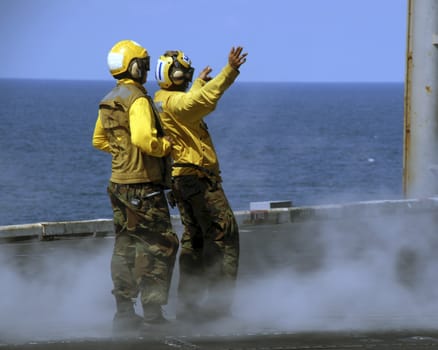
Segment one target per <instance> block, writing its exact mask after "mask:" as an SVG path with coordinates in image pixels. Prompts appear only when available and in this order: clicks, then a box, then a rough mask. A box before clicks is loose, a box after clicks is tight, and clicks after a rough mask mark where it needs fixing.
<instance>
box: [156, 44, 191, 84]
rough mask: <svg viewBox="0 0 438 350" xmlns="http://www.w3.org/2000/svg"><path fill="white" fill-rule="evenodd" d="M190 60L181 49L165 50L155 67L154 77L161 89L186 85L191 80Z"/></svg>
mask: <svg viewBox="0 0 438 350" xmlns="http://www.w3.org/2000/svg"><path fill="white" fill-rule="evenodd" d="M191 64H192V61H190V59H189V58H188V57H187V56H186V55H184V53H183V52H182V51H166V52H165V53H164V55H162V56H160V58H159V59H158V62H157V67H156V69H155V79H156V80H157V82H158V85H159V86H160V87H161V88H163V89H169V88H172V87H182V88H183V89H184V88H186V87H187V85H188V83H189V82H191V81H192V78H193V72H194V69H193V68H192V67H191Z"/></svg>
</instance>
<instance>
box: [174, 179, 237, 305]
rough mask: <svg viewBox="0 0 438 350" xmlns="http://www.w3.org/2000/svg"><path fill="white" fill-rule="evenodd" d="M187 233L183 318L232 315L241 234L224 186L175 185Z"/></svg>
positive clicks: (180, 294) (194, 181)
mask: <svg viewBox="0 0 438 350" xmlns="http://www.w3.org/2000/svg"><path fill="white" fill-rule="evenodd" d="M172 190H173V195H174V197H175V200H176V203H177V205H178V209H179V212H180V215H181V221H182V224H183V226H184V232H183V235H182V237H181V252H180V257H179V267H180V280H179V285H178V299H179V306H178V311H177V313H184V312H190V310H191V309H193V310H196V309H207V310H212V311H213V312H214V311H215V310H220V311H221V312H224V313H226V312H228V310H229V309H230V307H231V304H232V301H233V294H234V287H235V282H236V278H237V272H238V265H239V229H238V225H237V222H236V219H235V217H234V213H233V211H232V210H231V208H230V205H229V203H228V200H227V198H226V196H225V193H224V191H223V189H222V186H221V184H220V183H219V182H216V181H214V179H210V178H206V177H205V178H199V177H197V176H191V175H188V176H178V177H175V178H174V179H173V185H172Z"/></svg>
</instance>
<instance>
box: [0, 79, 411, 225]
mask: <svg viewBox="0 0 438 350" xmlns="http://www.w3.org/2000/svg"><path fill="white" fill-rule="evenodd" d="M113 85H114V83H113V82H112V81H57V80H51V81H45V80H0V101H1V109H0V120H1V123H0V131H1V137H0V164H1V171H0V193H1V195H0V225H13V224H24V223H33V222H41V221H58V220H60V221H64V220H88V219H97V218H111V217H112V212H111V208H110V204H109V200H108V198H107V195H106V185H107V182H108V178H109V176H110V171H111V169H110V163H111V161H110V157H109V155H107V154H104V153H103V152H100V151H98V150H95V149H93V148H92V146H91V138H92V133H93V128H94V123H95V120H96V116H97V106H98V103H99V101H100V99H101V98H102V97H103V96H104V95H105V94H106V93H107V92H108V91H109V90H110V89H111V88H112V86H113ZM146 87H147V88H148V90H149V92H150V94H153V92H154V91H155V90H156V86H155V84H153V83H148V84H147V85H146ZM206 122H207V124H208V126H209V130H210V132H211V134H212V137H213V140H214V141H215V145H216V150H217V152H218V155H219V160H220V164H221V169H222V176H223V179H224V188H225V191H226V193H227V195H228V198H229V201H230V203H231V206H232V208H233V209H234V210H247V209H249V204H250V202H257V201H268V200H291V201H292V202H293V205H295V206H304V205H317V204H327V203H341V202H350V201H356V200H374V199H384V198H385V199H395V198H401V197H402V153H403V84H402V83H366V84H365V83H243V82H236V83H235V84H234V85H233V86H232V87H231V88H230V89H229V90H228V91H227V92H226V93H225V95H224V96H223V98H222V100H221V101H220V103H219V105H218V107H217V109H216V111H214V112H213V113H212V114H211V115H210V116H208V117H207V119H206Z"/></svg>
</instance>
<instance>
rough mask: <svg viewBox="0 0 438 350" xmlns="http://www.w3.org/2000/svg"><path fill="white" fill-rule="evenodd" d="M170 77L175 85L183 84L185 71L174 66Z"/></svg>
mask: <svg viewBox="0 0 438 350" xmlns="http://www.w3.org/2000/svg"><path fill="white" fill-rule="evenodd" d="M170 78H171V79H172V81H173V83H174V84H175V85H181V84H182V83H183V82H184V72H183V70H181V69H180V68H177V67H174V68H173V69H172V70H171V72H170Z"/></svg>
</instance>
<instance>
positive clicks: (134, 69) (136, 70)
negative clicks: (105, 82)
mask: <svg viewBox="0 0 438 350" xmlns="http://www.w3.org/2000/svg"><path fill="white" fill-rule="evenodd" d="M129 73H130V74H131V76H132V77H133V78H134V79H140V78H141V77H142V75H143V72H142V70H141V69H140V67H139V64H138V62H137V60H133V61H132V62H131V65H130V66H129Z"/></svg>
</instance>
